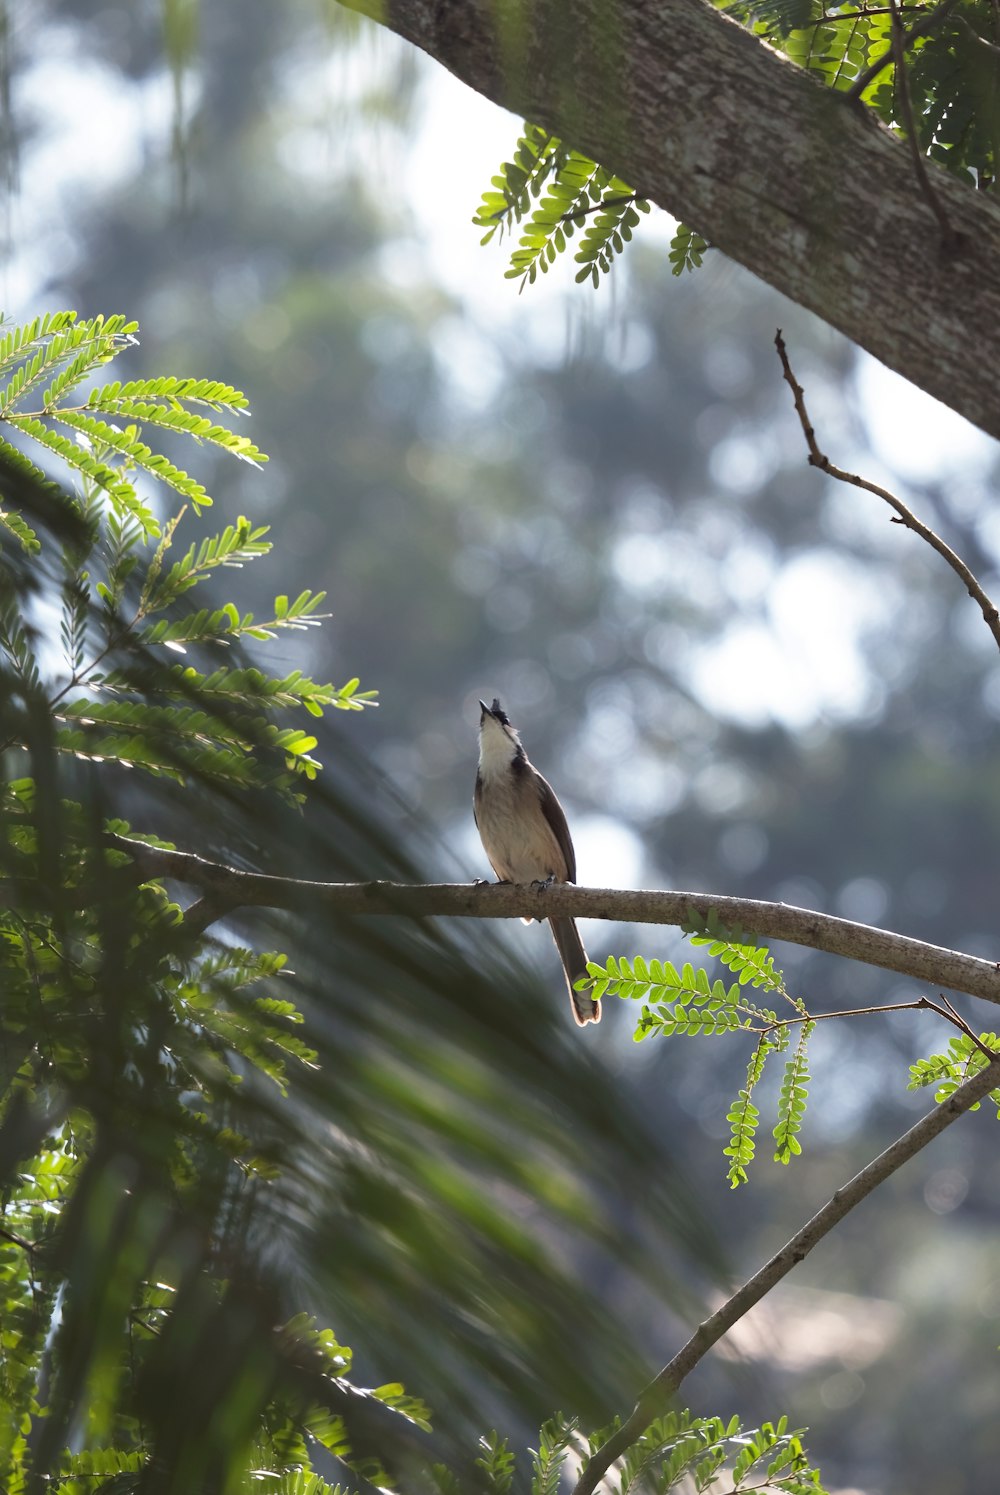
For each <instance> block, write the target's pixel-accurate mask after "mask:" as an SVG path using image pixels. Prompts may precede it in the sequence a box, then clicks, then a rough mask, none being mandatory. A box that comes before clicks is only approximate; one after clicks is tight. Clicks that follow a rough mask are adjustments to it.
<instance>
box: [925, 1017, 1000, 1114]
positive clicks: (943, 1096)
mask: <svg viewBox="0 0 1000 1495" xmlns="http://www.w3.org/2000/svg"><path fill="white" fill-rule="evenodd" d="M990 1053H994V1054H997V1053H1000V1037H998V1035H997V1034H996V1033H980V1034H979V1042H978V1043H976V1041H975V1040H974V1039H973V1038H971V1037H970V1036H969V1035H968V1034H965V1033H956V1034H955V1036H954V1037H953V1038H952V1039H951V1040H950V1042H949V1044H948V1048H947V1050H946V1051H945V1052H944V1053H943V1054H931V1055H930V1056H929V1057H928V1058H926V1059H918V1060H917V1061H916V1063H915V1064H911V1065H910V1083H909V1085H908V1086H907V1089H908V1090H923V1089H926V1088H927V1087H928V1086H930V1085H933V1086H934V1099H935V1100H936V1101H945V1100H947V1099H948V1097H949V1095H952V1094H954V1092H955V1091H956V1090H957V1089H958V1087H959V1085H961V1083H962V1081H963V1080H968V1079H970V1078H971V1077H972V1076H973V1075H977V1074H979V1072H980V1070H982V1069H985V1068H986V1065H987V1064H988V1063H989V1054H990ZM989 1098H990V1101H991V1102H992V1104H993V1105H995V1106H996V1108H997V1115H998V1116H1000V1090H991V1091H990V1096H989ZM970 1109H971V1110H973V1111H978V1110H979V1103H978V1102H977V1103H976V1104H975V1105H974V1106H972V1107H971V1108H970Z"/></svg>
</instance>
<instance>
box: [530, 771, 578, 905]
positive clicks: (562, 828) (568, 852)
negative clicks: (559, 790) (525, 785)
mask: <svg viewBox="0 0 1000 1495" xmlns="http://www.w3.org/2000/svg"><path fill="white" fill-rule="evenodd" d="M536 772H537V770H536ZM537 782H538V799H539V803H540V804H541V807H542V814H543V815H544V816H545V819H546V820H547V821H548V823H549V828H550V829H551V831H552V834H553V835H554V836H555V838H556V841H557V842H558V843H559V850H560V851H561V852H562V854H563V860H564V861H565V863H566V881H567V882H576V852H575V851H574V850H573V842H572V840H571V839H570V834H569V826H568V825H567V824H566V816H565V815H564V814H563V807H562V805H561V804H560V803H559V801H558V800H557V799H556V797H555V794H554V793H553V791H552V786H551V784H550V783H549V782H548V780H547V779H543V778H542V776H541V774H538V781H537Z"/></svg>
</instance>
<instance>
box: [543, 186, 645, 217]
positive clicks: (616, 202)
mask: <svg viewBox="0 0 1000 1495" xmlns="http://www.w3.org/2000/svg"><path fill="white" fill-rule="evenodd" d="M638 201H639V194H638V192H629V193H627V194H626V195H625V196H624V197H602V198H600V199H599V200H598V201H597V202H588V203H587V205H586V206H585V207H582V208H570V210H569V212H568V213H563V214H562V215H561V216H560V219H559V222H560V223H576V222H577V220H578V219H580V218H586V216H587V214H588V213H599V212H600V211H601V209H602V208H624V207H627V206H628V204H629V203H630V202H638Z"/></svg>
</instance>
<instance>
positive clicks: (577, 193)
mask: <svg viewBox="0 0 1000 1495" xmlns="http://www.w3.org/2000/svg"><path fill="white" fill-rule="evenodd" d="M648 212H649V203H648V202H646V201H645V199H644V198H642V197H640V196H639V195H638V193H636V192H634V191H633V190H632V188H631V187H629V186H628V184H627V183H625V182H623V181H622V180H621V179H620V178H619V177H616V176H614V175H613V173H611V172H609V171H605V169H604V168H603V167H602V166H599V165H598V164H597V162H596V161H591V160H590V159H589V158H588V157H587V156H584V155H581V154H580V152H579V151H574V150H571V149H569V148H567V147H566V146H564V145H563V143H562V142H561V141H560V140H558V139H557V138H556V137H555V136H554V135H550V134H548V132H547V131H545V130H542V129H540V128H539V127H538V126H537V125H530V124H526V125H525V127H524V131H523V134H522V135H521V137H520V139H519V140H518V142H517V145H516V147H515V149H514V152H513V159H512V160H510V161H505V162H504V163H503V165H502V166H501V167H500V169H499V172H498V173H497V175H496V176H494V177H493V180H492V187H491V189H490V190H489V191H487V192H485V193H484V194H483V198H482V201H481V203H480V205H479V209H478V211H477V212H476V214H475V216H474V218H473V222H474V223H475V224H476V225H477V226H478V227H479V228H484V229H485V230H486V232H485V233H484V235H483V237H482V239H481V241H480V242H481V243H483V244H488V243H489V242H490V240H491V239H492V238H493V237H494V235H497V234H499V236H500V237H501V238H502V237H503V234H504V232H507V233H511V234H512V233H513V227H514V225H515V224H518V225H520V224H523V225H524V227H523V232H522V233H521V235H520V238H519V240H518V243H517V246H516V248H514V249H513V250H512V251H511V255H510V264H509V267H508V269H507V270H505V272H504V274H505V276H506V277H507V279H508V280H520V282H521V286H520V288H521V289H522V290H523V289H524V287H525V286H526V285H532V284H533V283H534V281H535V279H536V278H537V276H538V275H539V273H541V274H544V273H545V272H546V271H547V270H548V268H549V266H550V265H551V264H552V263H553V262H554V261H555V259H556V257H557V256H558V255H560V254H562V253H563V252H564V251H565V249H566V247H567V244H568V242H569V240H570V239H572V238H573V236H574V234H576V233H579V234H580V236H581V242H580V244H579V247H578V248H577V250H576V252H575V254H574V256H573V257H574V259H575V260H576V262H577V264H578V265H579V266H580V268H579V269H578V271H577V273H576V279H577V280H578V281H582V280H590V281H591V282H592V284H593V285H594V286H597V285H599V284H600V279H601V276H602V275H607V274H608V273H609V271H610V269H611V266H612V263H613V261H614V259H615V258H616V256H617V255H619V254H621V252H622V250H623V248H624V246H625V244H626V243H627V242H628V241H629V240H630V239H631V237H632V232H633V230H634V229H635V228H636V227H637V225H638V223H639V215H640V213H648Z"/></svg>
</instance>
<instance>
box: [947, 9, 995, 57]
mask: <svg viewBox="0 0 1000 1495" xmlns="http://www.w3.org/2000/svg"><path fill="white" fill-rule="evenodd" d="M955 23H956V25H958V26H961V28H962V30H963V31H967V32H968V34H969V36H970V37H971V38H972V40H973V41H974V42H978V43H979V45H980V46H981V47H985V48H986V51H987V52H992V53H993V56H994V57H1000V47H998V46H997V44H996V42H991V41H988V40H987V38H986V37H985V36H980V35H979V32H978V31H977V30H976V28H975V26H973V24H972V22H971V21H969V20H968V19H967V18H966V17H965V16H963V15H957V16H956V17H955Z"/></svg>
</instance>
